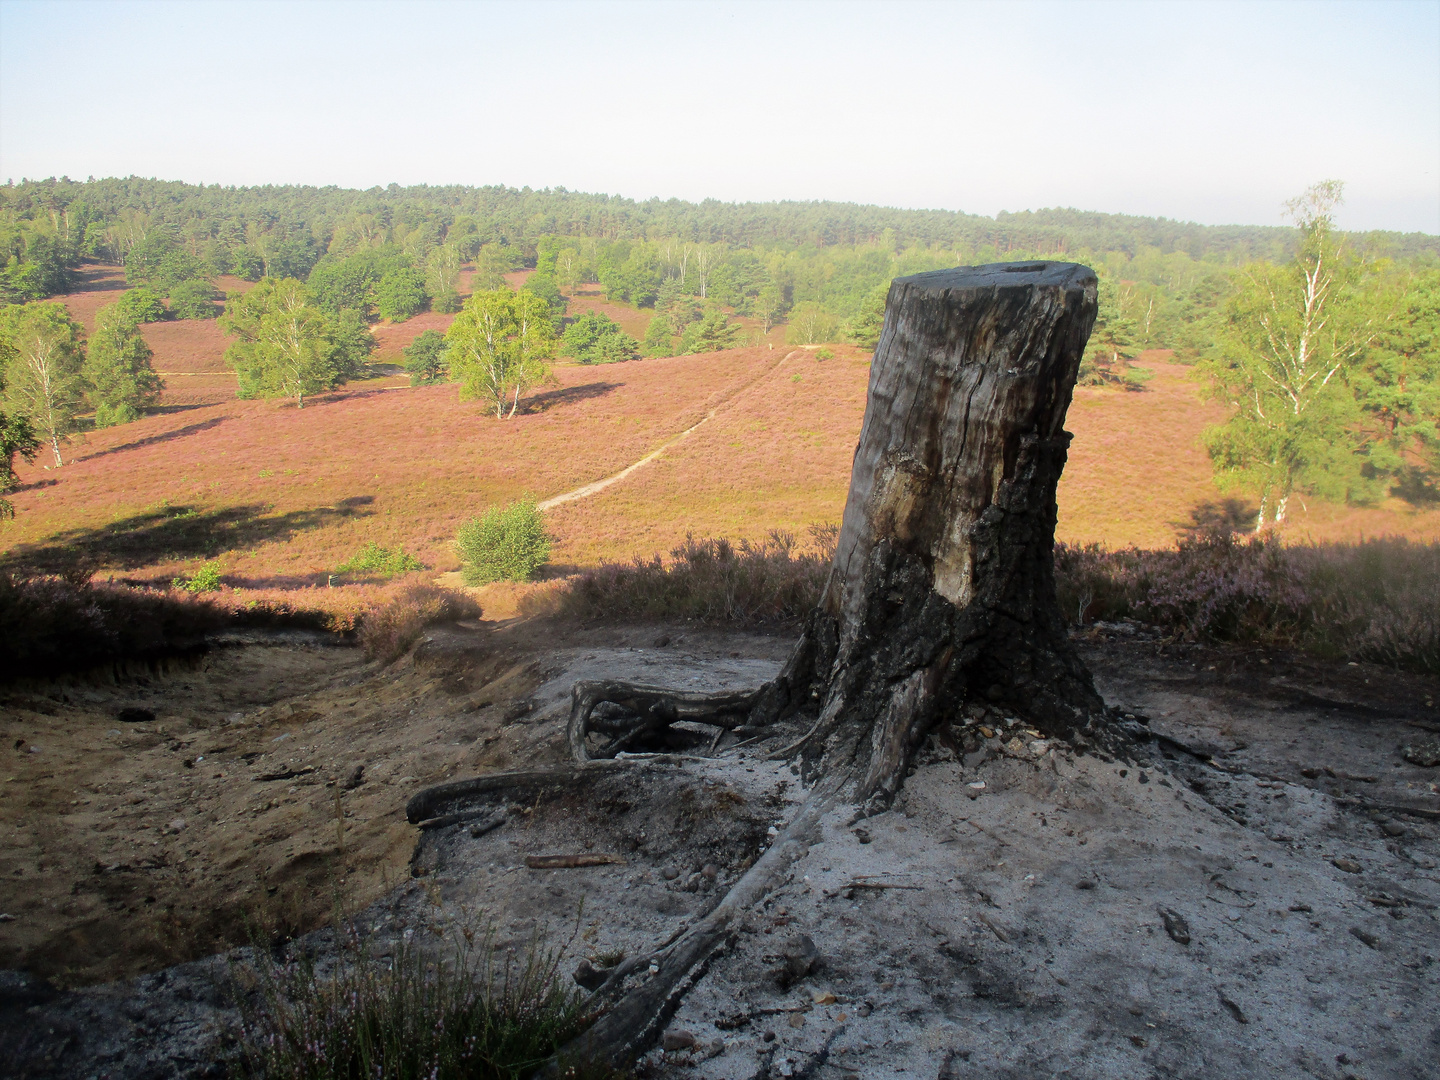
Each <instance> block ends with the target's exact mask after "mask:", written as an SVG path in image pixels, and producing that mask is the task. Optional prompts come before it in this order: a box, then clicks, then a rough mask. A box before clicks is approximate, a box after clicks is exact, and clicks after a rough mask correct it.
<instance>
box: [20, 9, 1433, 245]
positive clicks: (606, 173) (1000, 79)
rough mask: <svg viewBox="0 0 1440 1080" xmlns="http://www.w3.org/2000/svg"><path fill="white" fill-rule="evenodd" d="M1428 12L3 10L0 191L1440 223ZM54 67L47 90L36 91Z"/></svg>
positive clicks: (1428, 229)
mask: <svg viewBox="0 0 1440 1080" xmlns="http://www.w3.org/2000/svg"><path fill="white" fill-rule="evenodd" d="M1437 46H1440V0H1412V2H1395V3H1370V4H1364V5H1359V4H1351V3H1305V4H1290V3H1273V4H1250V3H1176V4H1166V5H1150V4H1134V3H1058V4H1057V3H1048V2H1047V3H1029V4H1018V5H996V4H990V3H969V4H933V3H907V4H889V5H884V6H881V5H872V4H854V3H827V4H818V3H817V4H806V3H790V4H780V5H760V4H752V3H723V4H688V5H675V4H654V3H624V4H611V3H603V4H602V3H594V4H577V3H548V4H530V5H523V6H522V5H513V4H479V3H468V4H467V3H414V4H406V5H397V4H388V3H339V2H331V3H311V4H304V5H297V4H286V3H253V4H233V3H213V4H204V5H186V4H177V3H171V2H152V3H113V4H95V3H68V4H37V3H30V2H22V0H4V2H3V3H0V178H6V179H15V180H18V179H20V178H21V177H29V178H31V179H39V178H45V177H48V176H60V175H69V176H70V177H72V178H76V179H78V178H81V177H86V176H129V175H137V176H146V177H157V178H160V179H169V180H183V181H186V182H190V183H202V182H203V183H206V184H216V183H218V184H223V185H225V186H232V185H233V186H257V185H263V184H311V185H316V186H332V185H333V186H339V187H346V188H360V189H365V188H370V187H374V186H377V185H379V186H385V185H386V184H388V183H391V182H394V183H398V184H401V185H410V184H422V183H427V184H430V185H432V186H444V185H447V184H465V185H472V186H490V185H501V184H504V185H507V186H511V187H516V188H523V187H527V186H528V187H531V188H534V189H544V188H547V187H548V188H552V189H553V188H555V187H561V186H563V187H565V188H567V189H569V190H574V191H582V192H597V193H600V192H604V193H613V194H619V195H621V196H623V197H625V198H629V199H634V200H636V201H640V202H643V201H645V200H647V199H649V198H654V197H658V198H661V199H669V198H678V199H683V200H686V201H690V202H700V201H703V200H705V199H707V198H712V199H716V200H718V201H721V202H727V203H745V202H774V201H793V202H811V201H833V202H849V203H858V204H861V205H878V206H890V207H897V208H905V209H932V210H950V211H958V212H963V213H968V214H978V215H983V216H986V217H994V216H996V214H998V213H1000V212H1002V211H1003V212H1023V211H1026V210H1039V209H1045V208H1050V209H1058V208H1075V209H1079V210H1082V211H1086V212H1099V213H1116V214H1130V215H1135V216H1141V217H1165V218H1169V219H1172V220H1176V221H1184V222H1195V223H1199V224H1207V225H1280V224H1284V219H1283V215H1282V204H1283V203H1284V201H1285V200H1286V199H1288V198H1290V197H1293V196H1294V195H1297V194H1298V193H1299V192H1301V191H1302V190H1304V188H1305V187H1307V186H1308V185H1310V184H1312V183H1314V182H1316V181H1318V180H1321V179H1328V178H1337V179H1341V180H1344V181H1345V182H1346V185H1347V202H1346V205H1345V206H1344V207H1343V208H1342V209H1341V211H1340V214H1339V215H1338V224H1339V225H1340V226H1341V227H1342V228H1346V229H1353V230H1369V229H1384V230H1389V231H1397V232H1424V233H1428V234H1432V235H1434V234H1440V48H1437ZM56 72H63V73H64V74H65V78H63V79H59V80H57V79H56V78H55V77H54V74H55V73H56Z"/></svg>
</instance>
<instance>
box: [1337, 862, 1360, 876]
mask: <svg viewBox="0 0 1440 1080" xmlns="http://www.w3.org/2000/svg"><path fill="white" fill-rule="evenodd" d="M1330 862H1331V864H1332V865H1334V867H1335V869H1336V870H1343V871H1345V873H1347V874H1358V873H1360V871H1361V869H1362V867H1361V866H1360V864H1359V863H1358V862H1356V861H1355V860H1354V859H1331V860H1330Z"/></svg>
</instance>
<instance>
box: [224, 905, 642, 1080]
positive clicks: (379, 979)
mask: <svg viewBox="0 0 1440 1080" xmlns="http://www.w3.org/2000/svg"><path fill="white" fill-rule="evenodd" d="M347 945H348V948H347V950H346V953H347V955H345V956H344V957H343V958H342V960H341V961H340V962H339V963H338V964H337V965H336V970H334V971H333V973H331V974H328V975H322V974H321V973H320V972H319V971H317V970H316V966H315V963H314V961H313V960H312V959H310V958H309V957H308V956H307V955H305V954H303V953H301V954H300V955H299V956H298V957H293V958H290V959H287V960H285V961H284V962H280V961H276V960H275V959H273V958H272V957H271V955H270V953H269V952H268V951H266V950H263V949H257V950H256V959H255V961H254V962H253V964H252V965H251V966H250V967H249V968H248V969H244V968H242V969H241V970H240V971H239V972H237V975H238V976H239V978H238V980H237V981H239V982H241V983H242V984H244V983H246V982H249V983H251V984H252V985H255V986H256V988H257V989H258V991H259V992H258V993H257V994H254V995H247V996H239V995H237V998H238V1003H239V1006H240V1014H241V1024H240V1029H239V1031H238V1032H237V1033H236V1034H237V1036H238V1038H237V1040H236V1041H237V1043H238V1046H239V1050H238V1055H237V1057H238V1061H237V1062H236V1065H237V1069H236V1072H237V1073H238V1075H240V1076H249V1077H267V1078H271V1077H273V1078H279V1077H284V1078H286V1080H341V1078H344V1080H350V1078H352V1077H353V1078H354V1080H361V1078H371V1077H383V1078H385V1080H391V1078H394V1080H502V1078H503V1080H518V1078H519V1077H522V1076H525V1075H528V1074H529V1073H531V1072H532V1071H534V1070H535V1068H536V1067H538V1066H539V1065H541V1064H543V1063H544V1062H545V1061H546V1060H547V1059H548V1058H549V1057H550V1056H551V1055H552V1054H554V1053H555V1052H556V1050H557V1049H559V1047H561V1046H562V1045H564V1044H565V1043H566V1042H567V1041H568V1040H569V1039H571V1038H573V1037H574V1036H575V1035H578V1034H579V1033H580V1032H581V1031H582V1030H583V1029H584V1026H585V1024H586V1023H587V1021H588V1020H589V1019H590V1017H589V1016H587V1014H586V1013H585V1011H584V1009H583V1006H582V997H581V995H580V994H579V993H578V991H576V990H574V989H573V988H571V987H568V986H567V985H566V983H565V980H564V979H563V978H562V976H561V975H560V970H559V965H560V958H561V955H562V952H563V950H549V949H545V948H543V947H541V946H540V945H538V944H536V945H532V946H531V947H530V948H529V949H527V950H526V951H525V952H524V954H523V955H522V956H520V957H519V958H518V959H516V958H514V957H513V955H512V954H510V953H509V952H508V951H507V952H506V953H504V954H502V955H503V961H497V950H496V948H495V946H494V939H493V937H492V936H491V935H488V934H487V935H484V936H482V937H480V939H479V940H478V941H476V935H475V934H474V933H473V932H471V931H469V930H468V928H467V930H465V931H464V932H463V933H462V935H461V936H460V937H458V938H457V939H456V943H455V946H454V948H453V949H451V950H448V951H449V955H446V956H435V955H431V954H429V953H428V952H426V951H425V950H422V949H421V948H420V947H419V946H418V945H417V944H416V943H415V941H414V940H413V939H411V938H409V937H407V938H406V939H405V940H404V941H403V942H402V943H401V944H400V946H399V947H398V948H397V949H396V951H395V954H394V956H393V958H388V957H378V956H375V955H373V954H372V953H371V952H370V951H369V949H368V948H367V946H366V945H365V943H364V942H363V941H362V940H360V938H359V936H358V935H357V934H356V933H355V932H354V931H353V929H352V930H351V932H350V934H349V940H348V942H347ZM570 1075H574V1076H576V1077H602V1076H617V1075H619V1074H616V1073H613V1072H611V1071H609V1070H604V1069H593V1068H586V1067H583V1066H577V1067H576V1068H575V1069H574V1071H573V1073H571V1074H570Z"/></svg>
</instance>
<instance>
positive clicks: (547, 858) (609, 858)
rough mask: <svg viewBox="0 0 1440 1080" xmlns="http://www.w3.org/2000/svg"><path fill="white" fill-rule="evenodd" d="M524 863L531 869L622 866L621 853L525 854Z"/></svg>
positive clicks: (623, 858) (623, 862)
mask: <svg viewBox="0 0 1440 1080" xmlns="http://www.w3.org/2000/svg"><path fill="white" fill-rule="evenodd" d="M525 865H526V866H528V867H529V868H530V869H531V870H574V869H576V868H578V867H583V866H624V865H625V857H624V856H623V855H601V854H582V855H526V856H525Z"/></svg>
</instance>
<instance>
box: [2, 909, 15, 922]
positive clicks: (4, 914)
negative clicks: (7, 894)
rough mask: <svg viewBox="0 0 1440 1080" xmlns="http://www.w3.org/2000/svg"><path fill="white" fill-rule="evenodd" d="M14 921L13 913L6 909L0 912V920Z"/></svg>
mask: <svg viewBox="0 0 1440 1080" xmlns="http://www.w3.org/2000/svg"><path fill="white" fill-rule="evenodd" d="M14 921H15V916H14V915H11V914H10V913H9V912H8V911H5V912H0V922H14Z"/></svg>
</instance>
